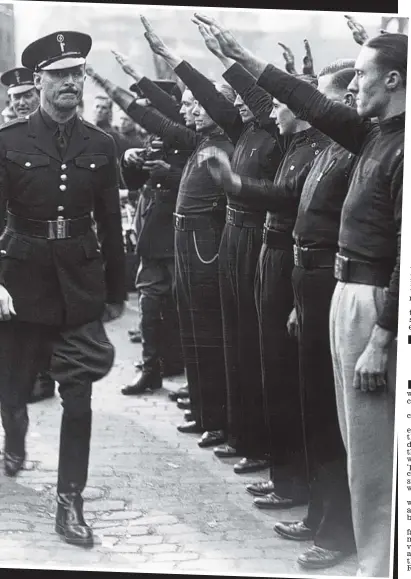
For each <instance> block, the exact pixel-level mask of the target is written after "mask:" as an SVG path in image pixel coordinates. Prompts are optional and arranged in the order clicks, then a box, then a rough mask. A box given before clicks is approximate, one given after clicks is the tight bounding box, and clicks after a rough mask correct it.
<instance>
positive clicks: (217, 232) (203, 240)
mask: <svg viewBox="0 0 411 579" xmlns="http://www.w3.org/2000/svg"><path fill="white" fill-rule="evenodd" d="M222 229H223V226H221V227H218V226H216V227H214V228H212V227H210V228H209V229H203V230H197V231H178V230H177V231H176V233H175V250H176V290H177V306H178V314H179V320H180V330H181V339H182V346H183V356H184V361H185V367H186V372H187V382H188V388H189V395H190V400H191V408H192V412H193V413H194V416H195V420H196V422H197V424H198V425H199V426H200V427H201V428H203V429H204V430H220V429H221V430H225V427H226V408H225V406H226V385H225V371H224V349H223V335H222V334H223V330H222V320H221V304H220V291H219V284H218V250H219V246H220V241H221V234H222Z"/></svg>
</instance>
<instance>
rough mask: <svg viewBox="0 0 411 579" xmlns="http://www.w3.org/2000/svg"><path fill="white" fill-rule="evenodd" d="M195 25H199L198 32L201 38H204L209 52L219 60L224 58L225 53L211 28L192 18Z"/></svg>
mask: <svg viewBox="0 0 411 579" xmlns="http://www.w3.org/2000/svg"><path fill="white" fill-rule="evenodd" d="M192 21H193V22H194V24H196V25H197V27H198V30H199V32H200V34H201V36H202V37H203V38H204V42H205V45H206V46H207V48H208V50H209V51H210V52H212V53H213V54H214V55H215V56H217V58H221V57H223V56H224V54H223V51H222V50H221V47H220V43H219V42H218V40H217V38H216V37H215V36H214V34H213V33H212V32H211V28H210V26H206V25H205V24H203V23H202V22H200V21H199V20H196V19H195V18H192Z"/></svg>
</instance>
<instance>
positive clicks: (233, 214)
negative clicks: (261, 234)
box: [225, 207, 265, 228]
mask: <svg viewBox="0 0 411 579" xmlns="http://www.w3.org/2000/svg"><path fill="white" fill-rule="evenodd" d="M264 219H265V214H264V215H261V214H258V213H250V212H249V211H239V210H238V209H233V208H232V207H227V208H226V217H225V221H226V223H228V224H229V225H233V226H234V227H252V228H254V227H262V226H263V225H264Z"/></svg>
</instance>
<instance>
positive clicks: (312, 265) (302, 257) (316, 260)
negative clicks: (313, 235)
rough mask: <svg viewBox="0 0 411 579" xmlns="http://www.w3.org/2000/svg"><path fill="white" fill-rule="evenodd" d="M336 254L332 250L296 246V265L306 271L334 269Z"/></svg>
mask: <svg viewBox="0 0 411 579" xmlns="http://www.w3.org/2000/svg"><path fill="white" fill-rule="evenodd" d="M334 260H335V252H334V251H331V250H330V249H323V248H321V249H314V248H312V249H311V248H309V247H300V246H299V245H294V265H296V266H297V267H302V268H304V269H318V268H327V267H329V268H332V267H334Z"/></svg>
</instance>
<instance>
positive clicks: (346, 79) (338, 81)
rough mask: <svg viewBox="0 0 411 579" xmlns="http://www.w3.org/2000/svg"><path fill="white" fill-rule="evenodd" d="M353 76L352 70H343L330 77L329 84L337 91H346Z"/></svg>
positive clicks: (353, 71)
mask: <svg viewBox="0 0 411 579" xmlns="http://www.w3.org/2000/svg"><path fill="white" fill-rule="evenodd" d="M354 76H355V70H354V68H343V69H342V70H339V71H337V72H335V73H334V74H333V75H332V80H331V84H332V86H333V87H334V88H336V89H337V90H344V91H346V90H347V89H348V87H349V85H350V82H351V81H352V79H353V78H354Z"/></svg>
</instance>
